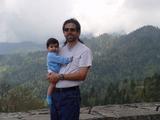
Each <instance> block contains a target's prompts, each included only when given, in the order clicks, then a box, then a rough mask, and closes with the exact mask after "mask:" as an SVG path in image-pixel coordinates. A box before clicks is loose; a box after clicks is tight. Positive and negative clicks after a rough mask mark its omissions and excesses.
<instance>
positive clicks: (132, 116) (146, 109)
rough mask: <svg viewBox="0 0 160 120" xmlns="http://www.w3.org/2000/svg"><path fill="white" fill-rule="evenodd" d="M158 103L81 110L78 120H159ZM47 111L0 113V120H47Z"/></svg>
mask: <svg viewBox="0 0 160 120" xmlns="http://www.w3.org/2000/svg"><path fill="white" fill-rule="evenodd" d="M158 105H160V103H135V104H123V105H106V106H95V107H93V108H90V107H85V108H81V114H80V120H160V110H159V111H156V107H157V106H158ZM49 118H50V117H49V110H48V109H40V110H33V111H29V112H15V113H0V120H49Z"/></svg>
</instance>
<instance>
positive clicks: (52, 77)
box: [47, 72, 59, 84]
mask: <svg viewBox="0 0 160 120" xmlns="http://www.w3.org/2000/svg"><path fill="white" fill-rule="evenodd" d="M47 79H48V80H49V82H51V83H53V84H56V83H57V82H58V80H59V74H57V73H54V72H52V73H48V74H47Z"/></svg>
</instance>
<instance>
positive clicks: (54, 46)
mask: <svg viewBox="0 0 160 120" xmlns="http://www.w3.org/2000/svg"><path fill="white" fill-rule="evenodd" d="M58 49H59V46H58V44H50V45H49V46H48V51H49V52H58Z"/></svg>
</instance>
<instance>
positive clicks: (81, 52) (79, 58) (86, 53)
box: [56, 42, 92, 88]
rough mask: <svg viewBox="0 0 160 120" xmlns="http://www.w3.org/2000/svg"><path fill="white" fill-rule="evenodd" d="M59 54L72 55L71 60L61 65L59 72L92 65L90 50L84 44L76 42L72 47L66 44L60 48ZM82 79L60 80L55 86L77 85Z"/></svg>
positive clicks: (71, 71) (63, 72) (74, 70)
mask: <svg viewBox="0 0 160 120" xmlns="http://www.w3.org/2000/svg"><path fill="white" fill-rule="evenodd" d="M60 55H62V56H64V57H72V56H73V61H72V62H71V63H69V64H67V65H63V66H61V69H60V72H59V73H60V74H68V73H73V72H76V71H78V70H79V69H80V68H81V67H89V66H92V53H91V50H90V49H89V48H88V47H87V46H86V45H84V44H82V43H80V42H77V43H76V45H75V46H74V47H73V48H69V47H68V46H67V45H65V46H64V47H62V48H61V51H60ZM82 82H83V81H70V80H60V81H58V83H57V84H56V88H66V87H73V86H78V85H80V84H81V83H82Z"/></svg>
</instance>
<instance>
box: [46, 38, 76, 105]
mask: <svg viewBox="0 0 160 120" xmlns="http://www.w3.org/2000/svg"><path fill="white" fill-rule="evenodd" d="M46 46H47V50H48V54H47V67H48V73H51V72H55V73H58V72H59V70H60V67H61V65H64V64H68V63H70V62H72V59H73V57H71V58H65V57H62V56H59V55H58V49H59V42H58V40H56V39H55V38H49V39H48V40H47V44H46ZM54 88H55V84H53V83H50V85H49V87H48V91H47V103H48V105H49V106H50V105H51V104H52V99H51V94H52V92H53V91H54Z"/></svg>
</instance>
